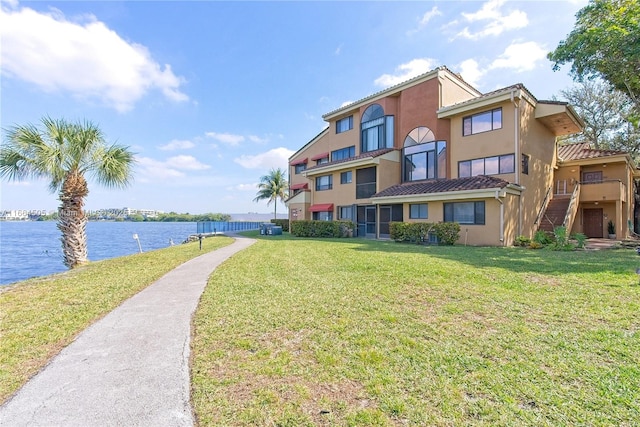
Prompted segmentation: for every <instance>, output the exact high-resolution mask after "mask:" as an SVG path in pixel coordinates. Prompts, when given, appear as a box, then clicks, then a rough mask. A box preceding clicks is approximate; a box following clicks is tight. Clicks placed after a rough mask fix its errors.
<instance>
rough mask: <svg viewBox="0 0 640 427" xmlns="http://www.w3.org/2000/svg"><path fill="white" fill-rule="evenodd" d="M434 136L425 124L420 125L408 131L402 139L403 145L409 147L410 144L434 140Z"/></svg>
mask: <svg viewBox="0 0 640 427" xmlns="http://www.w3.org/2000/svg"><path fill="white" fill-rule="evenodd" d="M435 139H436V136H435V135H434V134H433V131H432V130H431V129H429V128H428V127H426V126H420V127H417V128H415V129H414V130H412V131H411V132H409V134H408V135H407V137H406V138H405V139H404V146H405V147H410V146H412V145H417V144H424V143H425V142H431V141H435Z"/></svg>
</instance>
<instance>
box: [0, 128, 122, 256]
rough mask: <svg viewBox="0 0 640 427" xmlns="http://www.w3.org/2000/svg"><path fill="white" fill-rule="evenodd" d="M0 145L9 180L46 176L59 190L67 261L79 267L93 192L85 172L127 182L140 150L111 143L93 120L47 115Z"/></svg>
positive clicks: (109, 183)
mask: <svg viewBox="0 0 640 427" xmlns="http://www.w3.org/2000/svg"><path fill="white" fill-rule="evenodd" d="M6 135H7V137H6V143H5V144H4V145H3V146H2V147H0V177H2V178H6V179H9V180H23V179H27V178H30V177H31V178H46V179H48V180H50V182H49V189H50V190H51V192H52V193H54V192H56V191H58V192H59V200H60V202H61V203H60V208H59V211H58V229H59V230H60V231H61V232H62V238H61V239H60V240H61V241H62V254H63V261H64V264H65V265H66V266H67V267H69V268H74V267H77V266H79V265H82V264H86V263H87V262H88V261H87V236H86V231H85V228H86V224H87V217H86V216H85V213H84V211H83V209H82V208H83V206H84V198H85V197H86V196H87V195H88V194H89V189H88V187H87V181H86V179H85V174H88V175H89V176H91V177H92V178H93V179H95V180H96V182H98V183H100V184H102V185H104V186H106V187H120V188H123V187H126V186H127V185H128V184H129V182H130V180H131V177H132V167H133V164H134V162H135V160H134V154H133V153H132V152H130V151H129V148H128V147H124V146H121V145H115V144H113V145H108V144H107V143H106V141H105V139H104V135H103V133H102V131H101V130H100V129H99V128H98V127H97V126H96V125H94V124H93V123H91V122H88V121H84V122H80V121H78V122H76V123H71V122H68V121H66V120H64V119H60V120H53V119H51V118H49V117H45V118H43V119H42V127H37V126H35V125H32V124H27V125H23V126H14V127H12V128H10V129H8V130H7V131H6Z"/></svg>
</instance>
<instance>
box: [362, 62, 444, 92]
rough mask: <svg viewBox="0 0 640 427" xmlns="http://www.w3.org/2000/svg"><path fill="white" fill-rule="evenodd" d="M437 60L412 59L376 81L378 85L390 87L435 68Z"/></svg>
mask: <svg viewBox="0 0 640 427" xmlns="http://www.w3.org/2000/svg"><path fill="white" fill-rule="evenodd" d="M436 64H437V61H436V60H435V59H431V58H417V59H412V60H411V61H409V62H407V63H406V64H401V65H400V66H398V67H397V68H396V74H383V75H381V76H380V77H378V78H377V79H376V80H375V81H374V83H375V84H376V85H377V86H382V87H390V86H394V85H397V84H399V83H402V82H405V81H407V80H409V79H411V78H413V77H416V76H419V75H420V74H423V73H426V72H427V71H430V70H432V69H434V68H435V66H436Z"/></svg>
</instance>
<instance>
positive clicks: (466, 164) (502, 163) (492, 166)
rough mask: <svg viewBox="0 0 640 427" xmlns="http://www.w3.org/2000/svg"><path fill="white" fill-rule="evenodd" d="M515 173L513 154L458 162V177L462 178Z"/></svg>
mask: <svg viewBox="0 0 640 427" xmlns="http://www.w3.org/2000/svg"><path fill="white" fill-rule="evenodd" d="M513 172H515V156H514V155H513V154H505V155H503V156H493V157H484V158H482V159H473V160H465V161H462V162H458V176H459V177H460V178H465V177H469V176H478V175H498V174H501V173H513Z"/></svg>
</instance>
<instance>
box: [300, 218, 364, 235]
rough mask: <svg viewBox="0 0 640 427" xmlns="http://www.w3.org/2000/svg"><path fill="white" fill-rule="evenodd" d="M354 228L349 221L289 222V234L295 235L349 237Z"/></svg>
mask: <svg viewBox="0 0 640 427" xmlns="http://www.w3.org/2000/svg"><path fill="white" fill-rule="evenodd" d="M354 228H355V225H354V224H353V222H351V221H309V220H300V221H292V222H291V234H292V235H294V236H296V237H349V236H350V235H352V232H353V229H354ZM350 232H351V233H350Z"/></svg>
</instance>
